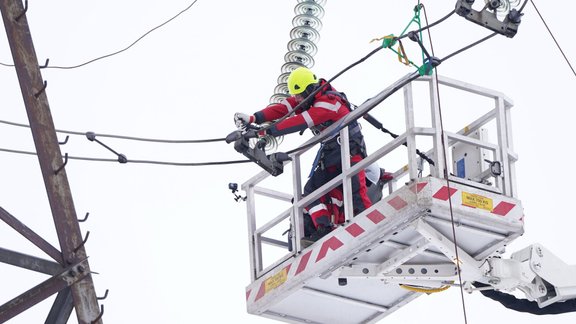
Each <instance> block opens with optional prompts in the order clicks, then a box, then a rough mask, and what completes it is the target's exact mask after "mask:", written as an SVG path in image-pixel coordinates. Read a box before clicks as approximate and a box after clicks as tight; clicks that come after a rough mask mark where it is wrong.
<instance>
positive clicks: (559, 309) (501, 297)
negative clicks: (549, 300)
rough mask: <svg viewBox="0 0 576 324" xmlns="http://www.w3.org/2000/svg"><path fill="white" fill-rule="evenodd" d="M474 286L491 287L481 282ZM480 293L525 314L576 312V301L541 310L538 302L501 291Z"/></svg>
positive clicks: (555, 304) (559, 303)
mask: <svg viewBox="0 0 576 324" xmlns="http://www.w3.org/2000/svg"><path fill="white" fill-rule="evenodd" d="M473 285H474V287H476V288H483V287H490V286H489V285H486V284H483V283H480V282H474V283H473ZM480 293H481V294H482V295H484V296H485V297H488V298H490V299H492V300H495V301H497V302H499V303H500V304H502V305H503V306H504V307H506V308H509V309H512V310H515V311H518V312H523V313H530V314H534V315H554V314H564V313H570V312H575V311H576V299H568V300H566V301H562V302H557V303H554V304H551V305H548V306H546V307H542V308H540V306H538V302H536V301H530V300H528V299H521V298H516V297H515V296H514V295H510V294H507V293H504V292H501V291H497V290H492V289H489V290H480Z"/></svg>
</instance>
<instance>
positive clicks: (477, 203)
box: [462, 191, 493, 212]
mask: <svg viewBox="0 0 576 324" xmlns="http://www.w3.org/2000/svg"><path fill="white" fill-rule="evenodd" d="M462 205H466V206H470V207H476V208H481V209H485V210H487V211H489V212H491V211H492V209H493V202H492V199H490V198H487V197H484V196H480V195H476V194H472V193H468V192H464V191H462Z"/></svg>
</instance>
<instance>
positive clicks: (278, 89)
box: [274, 83, 290, 96]
mask: <svg viewBox="0 0 576 324" xmlns="http://www.w3.org/2000/svg"><path fill="white" fill-rule="evenodd" d="M274 93H275V94H284V95H287V96H289V95H290V93H289V92H288V84H286V83H280V84H278V85H277V86H275V87H274Z"/></svg>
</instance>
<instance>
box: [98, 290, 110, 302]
mask: <svg viewBox="0 0 576 324" xmlns="http://www.w3.org/2000/svg"><path fill="white" fill-rule="evenodd" d="M107 297H108V289H106V292H105V293H104V296H102V297H96V299H98V300H104V299H106V298H107Z"/></svg>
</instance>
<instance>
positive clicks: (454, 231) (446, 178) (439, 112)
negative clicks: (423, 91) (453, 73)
mask: <svg viewBox="0 0 576 324" xmlns="http://www.w3.org/2000/svg"><path fill="white" fill-rule="evenodd" d="M422 8H423V10H424V19H425V20H426V25H428V15H427V14H426V7H424V5H423V4H422ZM494 34H495V33H494ZM428 39H429V42H430V51H431V52H432V56H434V46H433V45H432V34H431V33H430V30H429V29H428ZM434 82H435V83H436V97H437V98H438V116H439V120H440V137H441V143H442V153H443V155H444V179H445V180H446V187H447V188H448V205H449V207H450V222H451V224H452V237H453V238H454V253H455V255H456V260H454V263H455V264H456V269H457V272H458V281H459V282H460V300H461V302H462V313H463V316H464V323H468V316H467V315H466V302H465V301H464V287H463V285H462V271H461V269H460V257H459V256H458V241H457V239H456V226H455V224H454V211H453V209H452V195H450V192H451V191H452V189H451V188H450V180H449V178H448V162H447V160H448V155H447V152H446V143H445V141H444V123H443V120H442V106H441V104H440V89H439V88H440V83H439V82H438V67H436V70H435V71H434Z"/></svg>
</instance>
